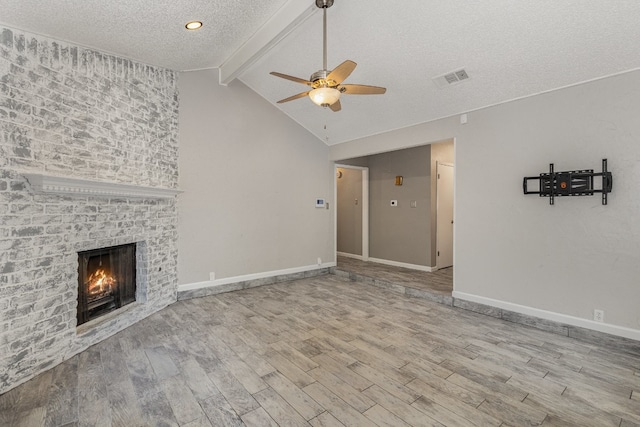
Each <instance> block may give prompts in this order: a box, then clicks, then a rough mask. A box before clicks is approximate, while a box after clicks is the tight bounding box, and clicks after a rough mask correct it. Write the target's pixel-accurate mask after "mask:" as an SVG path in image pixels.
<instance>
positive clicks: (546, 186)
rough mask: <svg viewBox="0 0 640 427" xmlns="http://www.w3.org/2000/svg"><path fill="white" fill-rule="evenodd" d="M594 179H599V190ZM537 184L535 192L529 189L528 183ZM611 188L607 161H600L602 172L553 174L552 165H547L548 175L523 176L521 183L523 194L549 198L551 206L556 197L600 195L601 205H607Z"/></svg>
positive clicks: (591, 170)
mask: <svg viewBox="0 0 640 427" xmlns="http://www.w3.org/2000/svg"><path fill="white" fill-rule="evenodd" d="M596 178H601V179H602V181H601V186H600V188H595V181H596ZM532 181H538V182H537V190H536V189H529V183H530V182H532ZM612 188H613V177H612V175H611V172H609V171H608V170H607V159H602V172H595V173H594V172H593V169H585V170H577V171H567V172H555V171H554V168H553V163H551V164H549V173H541V174H540V175H539V176H525V177H524V180H523V181H522V189H523V191H524V194H538V195H540V197H549V204H550V205H553V204H554V201H555V197H557V196H593V195H594V194H595V193H602V204H603V205H606V204H607V194H609V193H610V192H611V189H612Z"/></svg>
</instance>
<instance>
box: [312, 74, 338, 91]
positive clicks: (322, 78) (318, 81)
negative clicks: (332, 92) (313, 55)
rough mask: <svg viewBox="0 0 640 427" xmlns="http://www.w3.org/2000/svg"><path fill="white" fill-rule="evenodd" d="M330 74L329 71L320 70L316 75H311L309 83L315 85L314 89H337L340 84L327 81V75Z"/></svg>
mask: <svg viewBox="0 0 640 427" xmlns="http://www.w3.org/2000/svg"><path fill="white" fill-rule="evenodd" d="M328 74H329V73H328V72H327V70H319V71H316V72H315V73H313V74H311V77H309V81H310V82H312V83H313V84H312V85H311V86H312V87H313V88H314V89H316V88H319V87H336V86H338V83H337V82H336V81H334V80H327V75H328Z"/></svg>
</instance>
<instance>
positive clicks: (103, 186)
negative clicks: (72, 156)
mask: <svg viewBox="0 0 640 427" xmlns="http://www.w3.org/2000/svg"><path fill="white" fill-rule="evenodd" d="M22 175H24V177H25V178H26V179H27V181H29V184H30V185H31V189H32V191H33V192H35V193H48V194H61V195H67V196H69V195H71V196H94V197H95V196H97V197H129V198H147V199H168V198H171V197H174V196H175V195H177V194H179V193H181V192H182V191H180V190H176V189H171V188H157V187H145V186H141V185H131V184H120V183H115V182H101V181H92V180H88V179H79V178H68V177H62V176H53V175H43V174H38V173H23V174H22Z"/></svg>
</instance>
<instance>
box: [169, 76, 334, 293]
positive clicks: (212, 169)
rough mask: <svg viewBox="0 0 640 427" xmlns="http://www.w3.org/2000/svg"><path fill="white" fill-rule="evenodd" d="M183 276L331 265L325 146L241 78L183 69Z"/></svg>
mask: <svg viewBox="0 0 640 427" xmlns="http://www.w3.org/2000/svg"><path fill="white" fill-rule="evenodd" d="M179 90H180V160H179V165H180V188H181V189H182V190H184V193H183V194H181V195H180V196H179V201H178V208H179V226H178V235H179V238H178V248H179V258H178V260H179V261H178V267H179V273H178V274H179V282H180V284H193V283H200V282H203V281H208V280H209V273H210V272H215V274H216V279H221V278H230V277H237V276H244V275H249V274H258V273H265V272H271V271H277V270H283V269H290V268H298V267H305V266H315V265H316V264H317V258H321V259H322V261H323V262H332V261H335V252H334V251H335V249H334V238H335V237H334V231H333V230H334V228H333V224H334V213H333V208H334V207H333V204H332V203H330V207H331V209H318V208H316V207H315V200H316V198H318V197H324V198H325V199H326V200H328V201H333V200H334V197H333V187H334V179H333V176H334V167H333V163H331V162H329V160H328V152H329V149H328V147H327V146H326V145H325V144H323V143H322V142H321V141H319V140H318V139H317V138H315V137H314V136H313V135H311V134H310V133H309V132H307V131H306V130H304V129H303V128H302V127H300V126H299V125H298V124H296V123H294V122H292V121H291V119H289V118H288V117H287V116H286V115H285V114H283V113H282V112H280V111H279V110H277V109H275V108H273V106H271V105H270V104H269V103H268V102H267V101H265V100H264V99H263V98H261V97H260V96H258V95H256V94H255V93H254V92H253V91H251V90H250V89H249V88H247V87H246V86H245V85H243V84H242V83H241V82H239V81H234V82H233V83H232V84H230V85H229V86H227V87H225V86H220V85H219V84H218V75H217V70H207V71H198V72H187V73H181V74H180V79H179Z"/></svg>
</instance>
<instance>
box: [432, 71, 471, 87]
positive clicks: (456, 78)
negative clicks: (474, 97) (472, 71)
mask: <svg viewBox="0 0 640 427" xmlns="http://www.w3.org/2000/svg"><path fill="white" fill-rule="evenodd" d="M465 80H469V74H467V72H466V71H465V70H464V69H460V70H456V71H452V72H450V73H447V74H443V75H441V76H438V77H434V78H433V81H434V82H435V83H436V85H438V87H448V86H451V85H456V84H458V83H462V82H463V81H465Z"/></svg>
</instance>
